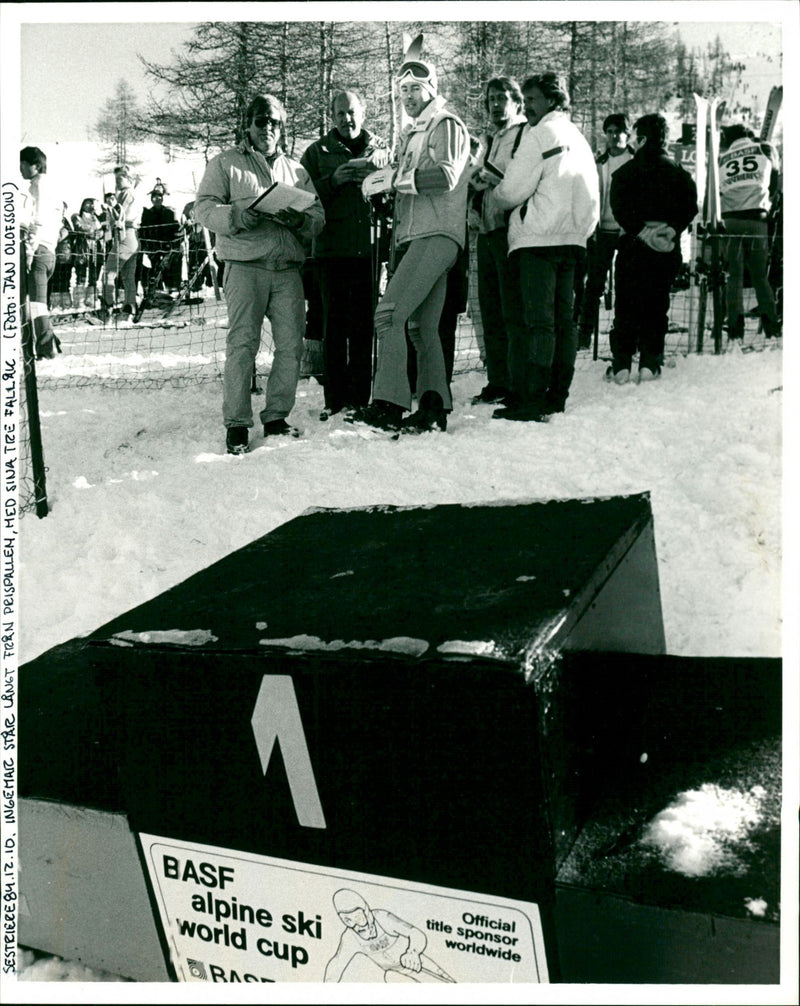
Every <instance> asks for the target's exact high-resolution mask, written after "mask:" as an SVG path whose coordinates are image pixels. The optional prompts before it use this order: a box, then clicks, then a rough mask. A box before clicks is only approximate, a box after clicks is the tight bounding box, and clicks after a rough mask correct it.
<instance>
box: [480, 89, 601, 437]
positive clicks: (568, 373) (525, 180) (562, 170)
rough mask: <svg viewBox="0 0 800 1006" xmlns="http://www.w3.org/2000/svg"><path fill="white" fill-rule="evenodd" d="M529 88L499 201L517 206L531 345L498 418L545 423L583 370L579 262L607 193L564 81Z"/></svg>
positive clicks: (514, 254) (515, 231) (513, 249)
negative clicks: (522, 127)
mask: <svg viewBox="0 0 800 1006" xmlns="http://www.w3.org/2000/svg"><path fill="white" fill-rule="evenodd" d="M522 94H523V98H524V102H525V115H526V117H527V119H528V123H529V125H530V127H531V128H530V129H529V130H528V131H527V132H526V134H525V135H524V136H523V138H522V142H521V143H520V146H519V149H518V150H517V152H516V154H515V155H514V157H513V158H512V159H511V162H510V163H509V165H508V168H507V169H506V173H505V177H504V178H503V180H502V181H501V182H500V184H499V185H498V186H497V188H496V189H495V190H494V199H495V202H496V204H497V205H498V206H499V207H500V208H501V209H506V210H512V209H513V212H512V213H511V217H510V220H509V227H508V248H509V258H510V260H511V262H512V265H513V268H515V269H516V270H518V275H519V282H520V288H521V291H522V305H523V317H524V328H523V346H522V348H521V350H520V351H519V352H514V348H513V347H512V351H511V360H512V369H513V372H512V374H511V382H512V391H513V392H514V395H515V398H516V401H515V402H513V403H512V404H511V405H509V406H508V407H506V408H503V409H497V410H496V411H495V412H494V414H493V418H496V419H510V420H515V421H520V422H529V421H534V422H542V421H546V419H547V417H548V416H549V415H550V414H552V413H554V412H563V411H564V407H565V403H566V400H567V396H568V395H569V388H570V385H571V383H572V377H573V374H574V372H575V356H576V352H577V335H576V332H575V327H574V325H573V321H572V307H573V296H574V294H573V288H574V273H575V265H576V263H577V262H578V260H579V258H580V256H581V254H582V251H583V250H585V248H586V242H587V240H588V238H589V235H590V234H592V232H593V231H594V229H595V227H596V226H597V223H598V220H599V207H600V191H599V184H598V180H597V169H596V167H595V163H594V155H593V154H592V149H591V147H590V146H589V144H588V143H587V142H586V140H585V139H584V137H583V134H582V133H581V132H580V130H579V129H578V128H577V127H576V126H575V125H573V123H572V122H570V120H569V117H568V115H567V109H568V108H569V95H568V94H567V91H566V86H565V84H564V82H563V81H562V80H561V79H560V78H559V77H557V76H556V74H554V73H542V74H539V75H538V76H535V77H529V78H528V79H527V80H526V81H525V83H524V84H523V87H522ZM514 361H516V362H514Z"/></svg>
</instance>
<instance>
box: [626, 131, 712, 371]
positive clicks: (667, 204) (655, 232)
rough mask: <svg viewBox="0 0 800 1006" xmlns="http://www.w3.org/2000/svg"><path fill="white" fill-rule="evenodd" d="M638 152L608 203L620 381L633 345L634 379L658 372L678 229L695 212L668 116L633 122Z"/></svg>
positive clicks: (676, 260)
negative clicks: (674, 154) (617, 234)
mask: <svg viewBox="0 0 800 1006" xmlns="http://www.w3.org/2000/svg"><path fill="white" fill-rule="evenodd" d="M633 128H634V131H635V134H636V136H635V139H634V142H633V147H634V150H635V151H636V153H635V156H634V158H633V160H632V161H629V162H628V163H627V164H623V165H622V167H621V168H619V169H618V170H617V171H616V172H615V173H614V176H613V178H612V179H611V210H612V212H613V214H614V217H615V218H616V220H617V221H618V222H619V225H620V227H622V229H623V231H624V234H623V236H622V238H621V239H620V243H619V251H618V252H617V267H616V288H617V292H616V300H615V305H614V327H613V328H612V331H611V354H612V357H613V359H612V363H611V366H610V367H609V368H608V371H607V372H606V376H607V378H608V379H609V380H613V381H614V382H615V383H616V384H625V383H626V382H627V381H628V380H629V379H630V373H631V362H632V359H633V355H634V353H635V352H636V348H637V343H638V347H639V380H640V381H651V380H653V379H654V378H656V377H659V376H660V375H661V365H662V363H663V358H664V339H665V336H666V334H667V327H668V324H669V295H670V288H671V287H672V283H673V281H674V279H675V277H676V276H677V274H678V270H679V269H680V265H681V252H680V235H681V232H682V231H683V230H685V229H686V228H687V227H688V226H689V224H690V223H691V222H692V220H693V219H694V216H695V214H696V213H697V188H696V186H695V184H694V181H693V180H692V178H691V177H690V176H689V174H688V173H687V172H686V171H684V170H683V168H681V167H680V166H679V165H678V164H676V163H675V162H674V161H673V160H672V159H671V158H670V157H669V155H668V154H667V152H666V143H667V122H666V119H664V117H663V116H661V115H644V116H642V118H640V119H639V120H637V122H636V123H635V124H634V127H633Z"/></svg>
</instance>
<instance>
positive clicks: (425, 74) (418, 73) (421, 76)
mask: <svg viewBox="0 0 800 1006" xmlns="http://www.w3.org/2000/svg"><path fill="white" fill-rule="evenodd" d="M407 74H411V76H412V77H414V78H415V79H416V80H430V76H431V71H430V67H427V66H425V65H424V64H423V63H403V65H402V66H401V67H400V78H401V79H402V78H403V77H405V76H406V75H407Z"/></svg>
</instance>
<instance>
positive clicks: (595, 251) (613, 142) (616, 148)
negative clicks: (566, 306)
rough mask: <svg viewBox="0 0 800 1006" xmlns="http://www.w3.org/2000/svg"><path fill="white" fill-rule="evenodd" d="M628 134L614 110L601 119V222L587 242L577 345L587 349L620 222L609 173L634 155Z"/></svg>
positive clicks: (615, 244)
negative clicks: (614, 211)
mask: <svg viewBox="0 0 800 1006" xmlns="http://www.w3.org/2000/svg"><path fill="white" fill-rule="evenodd" d="M629 134H630V127H629V126H628V120H627V118H626V117H625V116H624V115H623V114H622V113H620V112H614V113H612V114H611V115H607V116H606V117H605V119H604V120H603V136H604V137H605V144H606V149H605V150H604V151H603V153H602V154H600V155H599V156H598V158H597V173H598V175H599V177H600V223H599V224H598V226H597V230H596V231H595V232H594V234H593V235H592V237H591V238H590V239H589V244H588V246H587V259H588V261H587V270H586V286H585V289H584V294H583V305H582V309H581V315H580V322H579V325H580V328H579V332H578V348H579V349H588V347H589V346H591V344H592V337H593V335H594V333H595V330H596V329H597V323H598V318H599V313H600V298H601V297H602V296H603V291H604V290H605V287H606V279H607V278H608V274H609V271H610V270H611V263H612V262H613V261H614V254H615V252H616V250H617V247H618V245H619V238H620V233H621V231H620V226H619V224H618V223H617V221H616V218H615V217H614V214H613V212H612V210H611V200H610V195H611V176H612V175H613V174H614V172H615V171H616V170H617V168H621V167H622V165H623V164H627V163H628V161H630V160H631V159H632V158H633V151H632V150H631V149H630V148H629V147H628V136H629Z"/></svg>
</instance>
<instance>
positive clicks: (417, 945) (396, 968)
mask: <svg viewBox="0 0 800 1006" xmlns="http://www.w3.org/2000/svg"><path fill="white" fill-rule="evenodd" d="M333 907H334V908H335V909H336V912H337V914H338V916H339V918H340V919H341V920H342V922H343V923H344V926H345V930H344V932H343V933H342V936H341V939H340V940H339V946H338V948H337V950H336V953H335V954H334V955H333V957H331V959H330V960H329V961H328V965H327V967H326V968H325V977H324V979H323V980H324V981H326V982H340V981H341V980H342V975H343V974H344V972H345V971H346V970H347V967H348V965H349V964H350V962H351V961H352V960H353V958H354V957H356V956H357V955H358V954H363V955H364V956H365V957H366V958H367V959H368V960H370V961H372V962H373V963H374V964H376V965H377V966H378V967H379V968H380V969H381V970H382V971H383V980H384V981H385V982H389V981H397V980H398V978H395V977H393V976H399V980H402V979H403V978H407V979H410V980H411V981H414V982H431V981H437V982H453V983H455V978H451V977H450V975H448V974H447V973H446V972H445V971H443V970H442V969H441V968H440V967H439V965H438V964H436V963H435V961H432V960H431V959H430V957H428V956H427V955H426V954H425V953H424V952H423V951H424V950H425V947H426V946H427V943H428V940H427V937H426V936H425V934H424V933H423V932H422V930H421V929H417V927H416V926H413V925H411V923H410V922H405V921H404V920H403V919H401V918H398V916H396V915H394V914H393V913H392V912H390V911H388V910H386V909H385V908H376V909H375V910H374V911H373V910H372V909H371V908H370V907H369V905H368V904H367V902H366V901H365V900H364V899H363V898H362V897H361V895H360V894H356V892H355V891H349V890H347V889H342V890H339V891H337V892H336V894H334V896H333Z"/></svg>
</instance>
